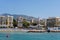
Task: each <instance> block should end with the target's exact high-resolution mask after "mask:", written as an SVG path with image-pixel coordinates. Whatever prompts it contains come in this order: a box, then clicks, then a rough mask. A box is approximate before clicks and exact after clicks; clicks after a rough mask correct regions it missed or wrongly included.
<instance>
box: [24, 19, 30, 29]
mask: <svg viewBox="0 0 60 40" xmlns="http://www.w3.org/2000/svg"><path fill="white" fill-rule="evenodd" d="M29 25H30V23H28V22H27V21H26V20H25V19H24V21H23V27H24V28H28V26H29Z"/></svg>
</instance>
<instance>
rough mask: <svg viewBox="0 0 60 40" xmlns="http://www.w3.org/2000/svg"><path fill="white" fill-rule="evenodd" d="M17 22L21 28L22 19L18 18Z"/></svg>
mask: <svg viewBox="0 0 60 40" xmlns="http://www.w3.org/2000/svg"><path fill="white" fill-rule="evenodd" d="M17 21H18V27H22V26H23V24H22V22H23V18H22V17H18V18H17Z"/></svg>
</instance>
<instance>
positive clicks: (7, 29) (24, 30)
mask: <svg viewBox="0 0 60 40" xmlns="http://www.w3.org/2000/svg"><path fill="white" fill-rule="evenodd" d="M0 32H28V33H29V32H34V33H35V32H37V33H41V32H47V30H36V29H30V30H28V29H14V28H2V29H0ZM50 32H60V30H50Z"/></svg>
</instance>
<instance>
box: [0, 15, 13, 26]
mask: <svg viewBox="0 0 60 40" xmlns="http://www.w3.org/2000/svg"><path fill="white" fill-rule="evenodd" d="M0 27H13V16H0Z"/></svg>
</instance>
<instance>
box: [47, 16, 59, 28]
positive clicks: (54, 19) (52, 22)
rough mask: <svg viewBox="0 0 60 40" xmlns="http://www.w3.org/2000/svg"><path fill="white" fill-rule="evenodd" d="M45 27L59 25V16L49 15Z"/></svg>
mask: <svg viewBox="0 0 60 40" xmlns="http://www.w3.org/2000/svg"><path fill="white" fill-rule="evenodd" d="M47 27H60V17H49V18H48V19H47Z"/></svg>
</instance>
